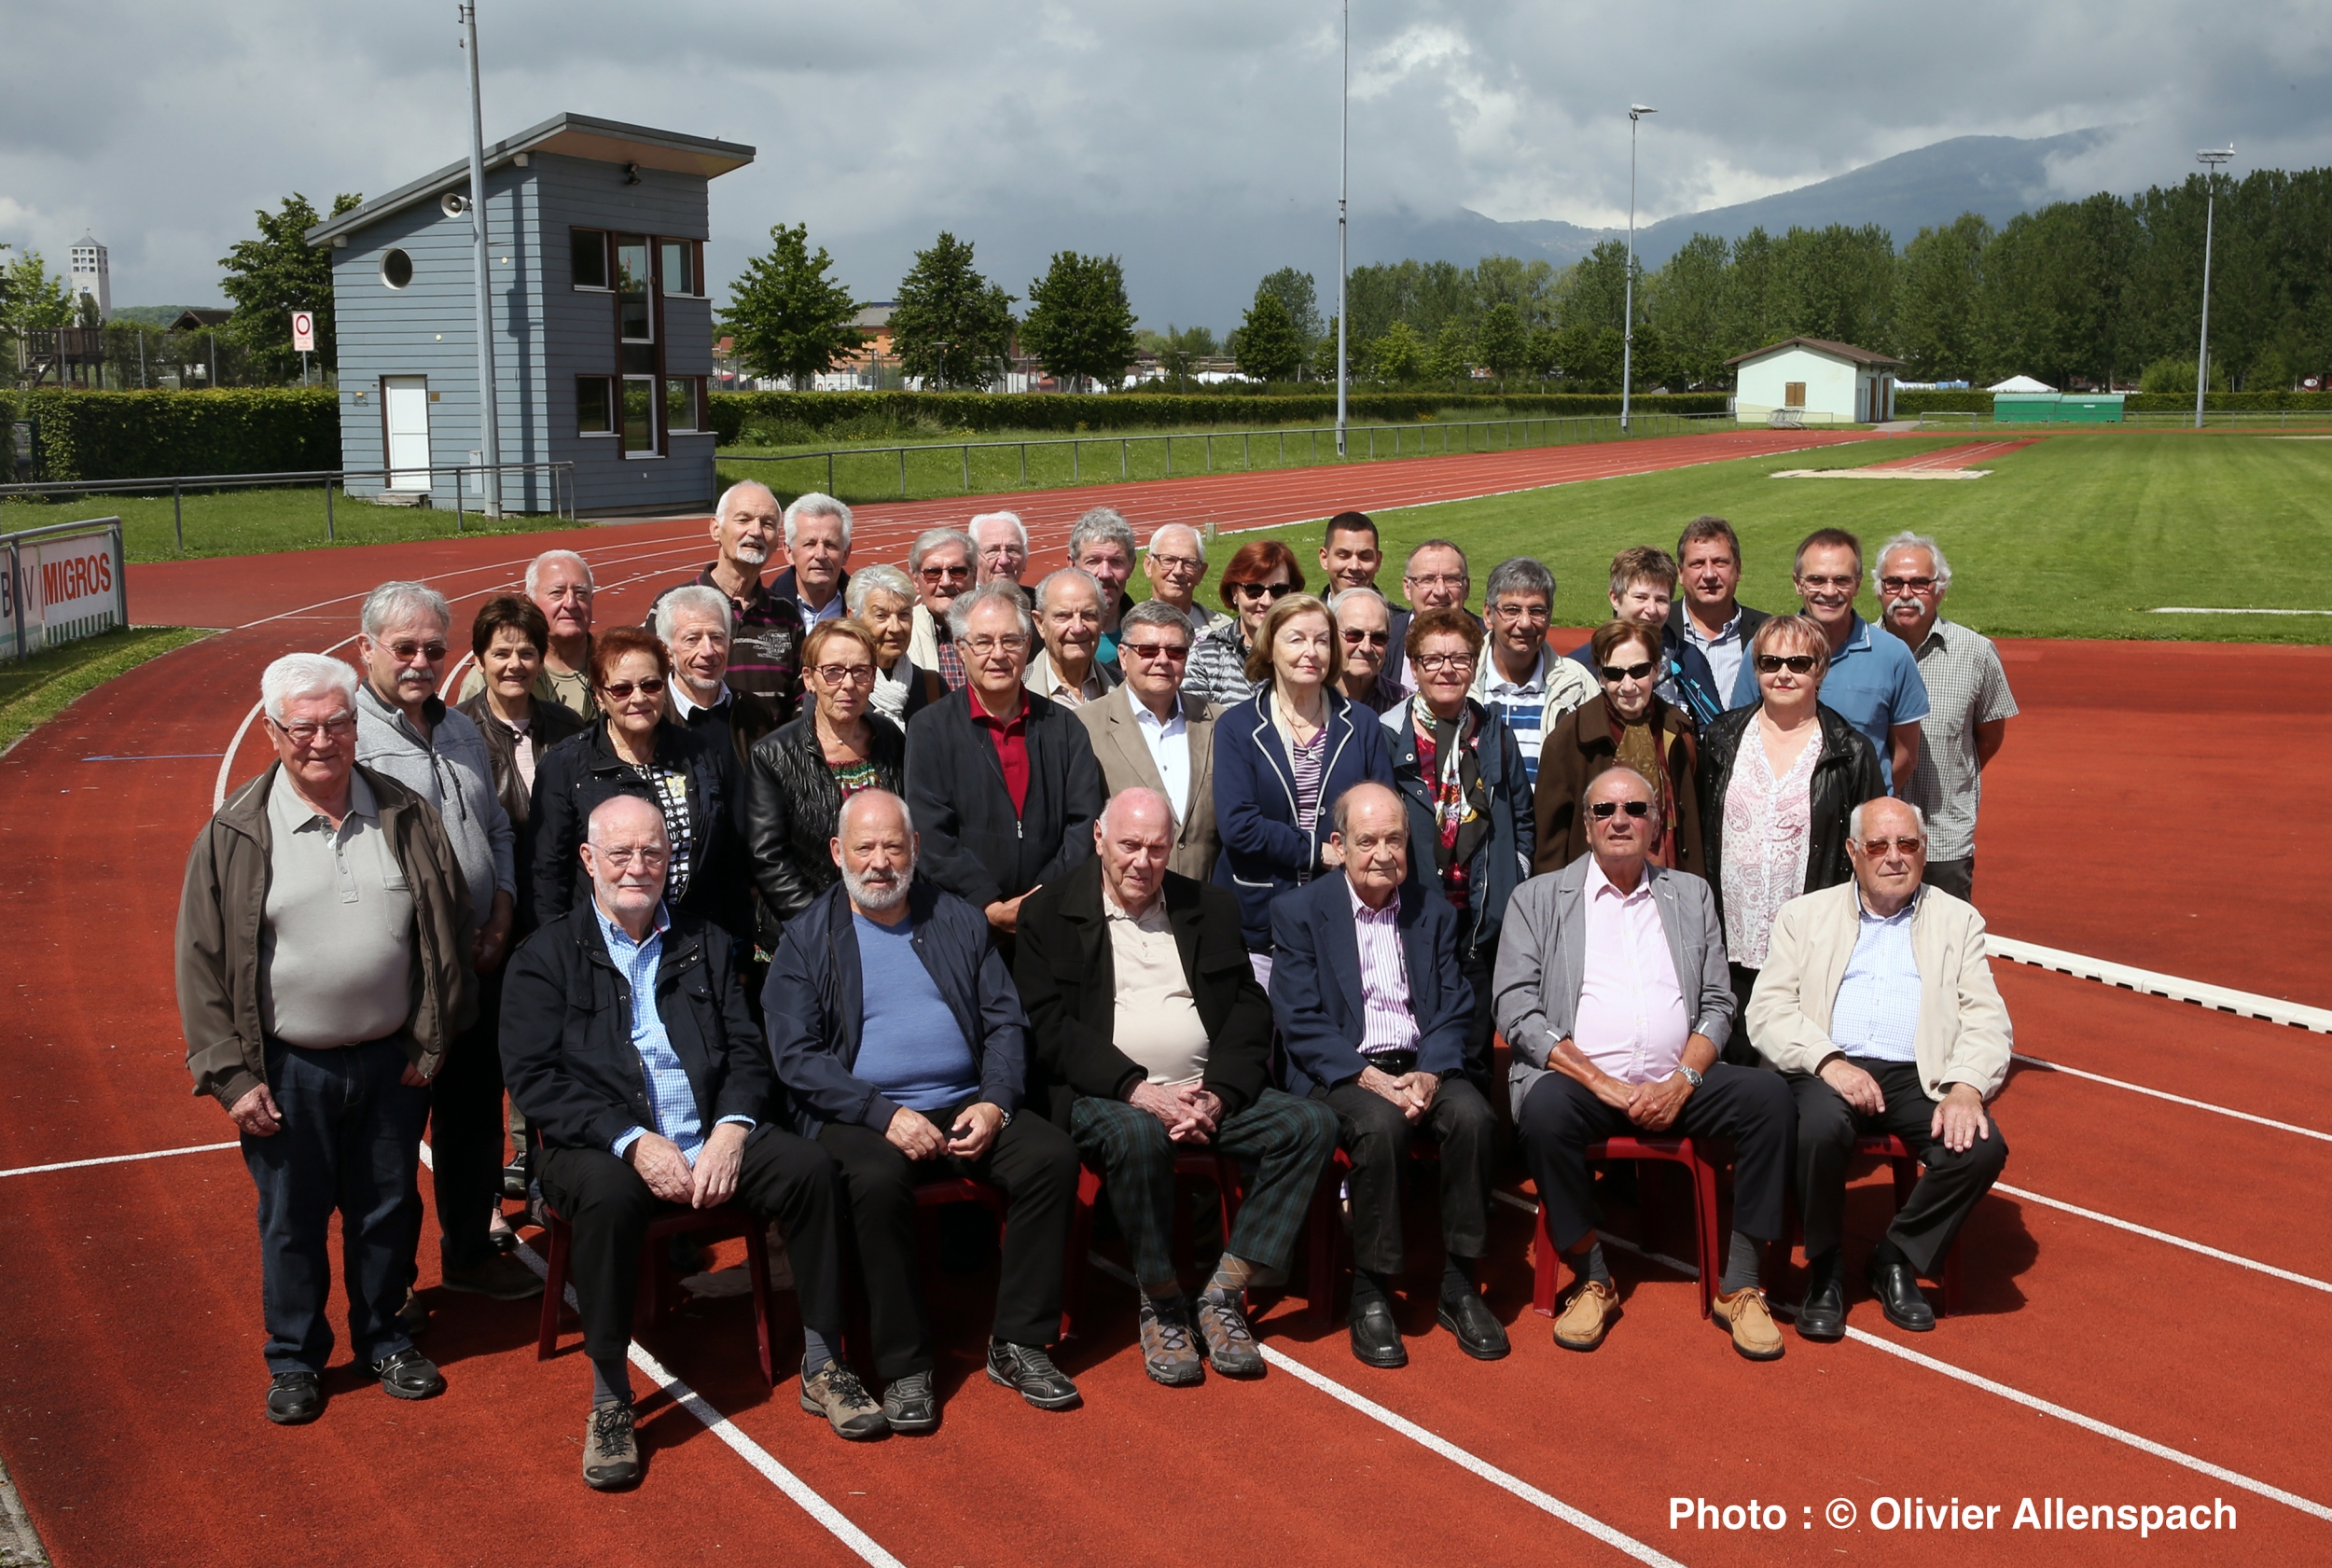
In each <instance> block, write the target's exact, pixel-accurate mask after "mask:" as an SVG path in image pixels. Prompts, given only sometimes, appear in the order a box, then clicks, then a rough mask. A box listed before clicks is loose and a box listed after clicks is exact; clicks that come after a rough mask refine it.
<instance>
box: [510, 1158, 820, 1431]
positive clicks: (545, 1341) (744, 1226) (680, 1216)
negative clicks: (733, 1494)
mask: <svg viewBox="0 0 2332 1568" xmlns="http://www.w3.org/2000/svg"><path fill="white" fill-rule="evenodd" d="M543 1217H544V1219H545V1220H546V1221H547V1222H548V1238H549V1257H548V1265H549V1268H548V1275H547V1277H546V1278H545V1279H544V1281H543V1310H542V1316H541V1319H540V1321H539V1323H538V1324H537V1325H536V1330H535V1339H534V1359H535V1360H537V1361H548V1359H549V1358H550V1357H551V1356H552V1355H554V1354H556V1353H557V1352H558V1349H559V1314H560V1312H561V1311H563V1310H564V1309H565V1307H566V1294H567V1269H568V1253H569V1251H570V1249H571V1248H572V1247H573V1245H574V1241H575V1228H574V1227H573V1226H571V1225H569V1224H568V1223H567V1221H566V1220H565V1219H564V1218H562V1216H561V1215H560V1214H559V1212H558V1211H557V1210H556V1209H553V1208H552V1207H551V1206H550V1205H549V1204H548V1203H545V1204H544V1205H543ZM674 1236H690V1237H694V1238H696V1239H698V1240H700V1241H706V1242H720V1241H727V1240H729V1238H730V1237H734V1236H743V1238H744V1239H745V1272H746V1274H748V1275H749V1276H751V1278H752V1281H753V1326H754V1332H755V1335H756V1336H757V1338H758V1339H759V1340H760V1342H761V1376H762V1378H763V1379H764V1380H765V1381H768V1382H769V1383H770V1385H771V1386H775V1384H776V1382H777V1372H776V1369H775V1360H774V1357H773V1355H772V1353H771V1349H770V1243H769V1223H768V1221H766V1220H763V1219H761V1218H759V1217H758V1216H757V1215H756V1214H753V1213H752V1212H751V1211H749V1210H747V1209H745V1208H743V1207H742V1206H740V1205H738V1204H735V1203H724V1204H722V1205H721V1206H720V1207H719V1208H717V1209H681V1210H676V1211H675V1212H673V1213H671V1214H663V1215H659V1217H658V1218H656V1219H653V1220H651V1221H649V1222H648V1228H647V1234H646V1235H645V1237H643V1238H642V1239H641V1242H640V1263H641V1269H640V1290H641V1294H642V1295H643V1296H644V1297H646V1298H647V1317H648V1322H649V1323H651V1324H657V1323H661V1322H662V1321H663V1320H664V1319H665V1318H668V1317H670V1316H671V1315H672V1314H673V1312H674V1311H677V1310H678V1308H679V1305H680V1288H679V1287H680V1276H679V1273H678V1271H677V1270H674V1269H673V1266H672V1249H671V1247H670V1246H669V1245H667V1244H666V1243H668V1242H670V1241H671V1240H672V1238H673V1237H674ZM635 1314H636V1309H635Z"/></svg>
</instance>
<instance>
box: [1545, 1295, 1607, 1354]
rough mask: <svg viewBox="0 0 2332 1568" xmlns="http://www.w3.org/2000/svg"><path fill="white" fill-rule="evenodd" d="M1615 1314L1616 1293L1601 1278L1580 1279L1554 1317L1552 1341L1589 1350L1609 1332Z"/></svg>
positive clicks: (1570, 1347)
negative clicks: (1553, 1338) (1553, 1337)
mask: <svg viewBox="0 0 2332 1568" xmlns="http://www.w3.org/2000/svg"><path fill="white" fill-rule="evenodd" d="M1618 1315H1619V1292H1618V1291H1617V1289H1616V1288H1614V1287H1613V1286H1612V1285H1611V1284H1609V1283H1607V1282H1605V1281H1603V1280H1581V1281H1580V1282H1579V1283H1578V1284H1577V1285H1576V1286H1575V1287H1574V1288H1573V1290H1572V1292H1571V1298H1570V1299H1569V1300H1568V1301H1565V1302H1564V1303H1563V1307H1562V1311H1561V1312H1560V1313H1558V1314H1557V1315H1556V1317H1555V1343H1556V1344H1558V1345H1561V1346H1562V1348H1563V1349H1564V1350H1567V1351H1591V1350H1593V1349H1594V1348H1595V1347H1596V1346H1598V1345H1600V1344H1602V1343H1603V1336H1604V1335H1605V1334H1608V1333H1610V1332H1611V1324H1612V1319H1614V1318H1616V1317H1617V1316H1618Z"/></svg>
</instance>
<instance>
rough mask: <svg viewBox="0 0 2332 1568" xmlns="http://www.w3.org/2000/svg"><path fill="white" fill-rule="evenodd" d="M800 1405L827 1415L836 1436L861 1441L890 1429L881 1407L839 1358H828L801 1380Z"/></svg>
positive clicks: (856, 1375) (827, 1422)
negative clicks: (830, 1359)
mask: <svg viewBox="0 0 2332 1568" xmlns="http://www.w3.org/2000/svg"><path fill="white" fill-rule="evenodd" d="M801 1408H803V1409H804V1410H807V1411H808V1412H809V1413H810V1414H812V1415H813V1416H824V1417H826V1424H827V1425H828V1426H831V1427H832V1428H834V1435H835V1436H837V1437H843V1438H847V1439H848V1440H850V1441H851V1442H854V1443H863V1442H865V1441H866V1440H867V1439H868V1438H869V1437H880V1436H882V1435H883V1434H884V1433H886V1432H888V1431H890V1430H891V1423H890V1422H888V1421H886V1420H884V1419H883V1414H882V1407H881V1406H880V1405H878V1404H876V1403H875V1402H874V1401H873V1400H872V1399H869V1398H868V1396H867V1390H866V1386H865V1385H864V1384H862V1383H861V1382H859V1381H858V1374H857V1373H855V1372H854V1371H852V1370H851V1369H850V1368H849V1367H845V1366H843V1365H842V1364H841V1363H840V1362H839V1361H829V1362H827V1363H826V1365H825V1366H823V1367H819V1368H818V1369H817V1370H816V1371H815V1372H813V1373H812V1374H811V1375H809V1376H808V1377H805V1378H803V1379H802V1380H801Z"/></svg>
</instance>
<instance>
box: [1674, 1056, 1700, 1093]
mask: <svg viewBox="0 0 2332 1568" xmlns="http://www.w3.org/2000/svg"><path fill="white" fill-rule="evenodd" d="M1676 1071H1677V1072H1679V1073H1682V1074H1683V1075H1685V1082H1687V1083H1688V1084H1690V1085H1691V1086H1692V1087H1693V1088H1695V1089H1699V1088H1700V1074H1698V1073H1696V1072H1694V1071H1693V1070H1692V1069H1691V1068H1689V1067H1687V1066H1686V1065H1685V1064H1684V1063H1683V1062H1678V1063H1676Z"/></svg>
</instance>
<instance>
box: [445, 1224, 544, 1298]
mask: <svg viewBox="0 0 2332 1568" xmlns="http://www.w3.org/2000/svg"><path fill="white" fill-rule="evenodd" d="M517 1240H518V1238H517V1237H515V1236H513V1237H512V1238H511V1241H512V1242H514V1243H515V1242H517ZM441 1283H442V1284H444V1285H445V1288H446V1289H448V1290H458V1291H462V1292H464V1293H465V1294H467V1295H470V1296H483V1297H487V1298H488V1299H490V1300H493V1301H524V1300H526V1299H528V1298H529V1297H535V1296H540V1295H541V1294H542V1293H543V1282H542V1279H541V1277H540V1276H538V1275H537V1274H536V1273H535V1272H534V1270H532V1269H529V1268H528V1267H527V1266H526V1265H525V1264H523V1263H521V1262H520V1261H519V1260H518V1259H517V1258H515V1257H504V1256H500V1255H496V1256H493V1257H489V1258H487V1259H485V1260H484V1261H482V1262H479V1263H473V1264H471V1265H470V1266H469V1267H468V1268H466V1269H448V1270H446V1271H445V1278H444V1280H443V1281H442V1282H441Z"/></svg>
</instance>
